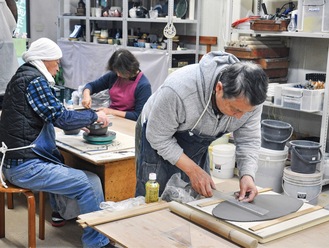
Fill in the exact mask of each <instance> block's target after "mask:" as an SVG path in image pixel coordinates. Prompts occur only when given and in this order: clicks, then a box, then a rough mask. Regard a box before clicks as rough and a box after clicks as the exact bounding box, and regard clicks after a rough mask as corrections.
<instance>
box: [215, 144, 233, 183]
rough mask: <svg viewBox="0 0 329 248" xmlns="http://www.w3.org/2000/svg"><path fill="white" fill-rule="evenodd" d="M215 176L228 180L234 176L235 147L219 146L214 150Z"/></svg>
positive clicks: (230, 145)
mask: <svg viewBox="0 0 329 248" xmlns="http://www.w3.org/2000/svg"><path fill="white" fill-rule="evenodd" d="M212 157H213V158H212V159H213V173H212V174H213V176H214V177H217V178H222V179H227V178H232V177H233V176H234V167H235V145H234V144H219V145H215V146H213V148H212Z"/></svg>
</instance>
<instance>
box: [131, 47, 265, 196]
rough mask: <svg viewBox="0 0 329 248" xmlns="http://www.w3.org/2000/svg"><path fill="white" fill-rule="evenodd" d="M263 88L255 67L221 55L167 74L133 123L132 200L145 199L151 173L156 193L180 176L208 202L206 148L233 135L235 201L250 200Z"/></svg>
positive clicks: (210, 184)
mask: <svg viewBox="0 0 329 248" xmlns="http://www.w3.org/2000/svg"><path fill="white" fill-rule="evenodd" d="M267 87H268V78H267V76H266V74H265V72H264V71H263V70H262V69H261V68H260V67H259V66H258V65H256V64H253V63H251V62H240V61H239V60H238V59H237V58H236V57H235V56H234V55H232V54H228V53H224V52H210V53H208V54H206V55H205V56H203V58H202V59H201V61H200V63H199V64H193V65H188V66H185V67H183V68H181V69H179V70H177V71H175V72H173V73H172V74H170V75H169V76H168V78H167V79H166V81H165V82H164V83H163V85H162V86H161V87H160V88H159V89H158V90H157V91H156V92H155V93H154V94H153V95H152V96H151V97H150V98H149V100H148V101H147V102H146V104H145V105H144V108H143V111H142V113H141V115H140V118H139V120H138V121H137V125H136V163H137V186H136V196H138V195H145V183H146V181H147V180H148V175H149V173H150V172H155V173H156V174H157V181H158V182H159V184H160V194H161V193H162V192H163V190H164V188H165V186H166V183H167V182H168V180H169V179H170V177H171V176H172V175H173V174H175V173H177V172H180V173H181V176H182V179H183V180H184V181H186V182H189V183H191V186H192V187H193V189H194V190H195V191H196V192H197V193H199V194H201V195H203V196H205V197H211V196H212V189H215V184H214V182H213V180H212V179H211V176H210V167H209V160H208V146H209V144H210V143H211V142H212V141H213V140H215V139H217V138H219V137H221V136H222V135H223V134H225V133H228V132H233V136H234V143H235V145H236V162H237V166H238V169H239V177H240V195H239V199H240V200H244V201H252V200H253V199H254V197H255V196H256V195H257V193H258V191H257V188H256V186H255V183H254V178H255V173H256V171H257V160H258V150H259V148H260V143H261V139H260V138H261V133H260V121H261V113H262V103H263V102H264V101H265V99H266V93H267ZM247 193H248V198H247V199H245V196H246V195H247Z"/></svg>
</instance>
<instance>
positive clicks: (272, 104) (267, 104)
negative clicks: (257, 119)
mask: <svg viewBox="0 0 329 248" xmlns="http://www.w3.org/2000/svg"><path fill="white" fill-rule="evenodd" d="M264 106H266V107H271V108H278V109H285V110H292V111H298V112H304V113H309V114H314V115H320V116H321V115H322V111H306V110H299V109H293V108H286V107H282V106H278V105H275V104H274V103H273V102H270V101H265V102H264Z"/></svg>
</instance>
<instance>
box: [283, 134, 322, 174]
mask: <svg viewBox="0 0 329 248" xmlns="http://www.w3.org/2000/svg"><path fill="white" fill-rule="evenodd" d="M289 143H290V145H291V166H290V167H291V171H293V172H297V173H304V174H311V173H314V172H315V171H316V165H317V164H318V163H320V162H321V160H322V152H321V149H320V147H321V145H320V144H319V143H318V142H314V141H309V140H292V141H290V142H289Z"/></svg>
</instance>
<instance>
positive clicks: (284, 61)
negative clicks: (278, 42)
mask: <svg viewBox="0 0 329 248" xmlns="http://www.w3.org/2000/svg"><path fill="white" fill-rule="evenodd" d="M254 62H255V63H257V64H259V65H260V66H261V67H262V68H263V69H278V68H288V67H289V59H288V58H274V59H267V58H261V59H256V60H255V61H254Z"/></svg>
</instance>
